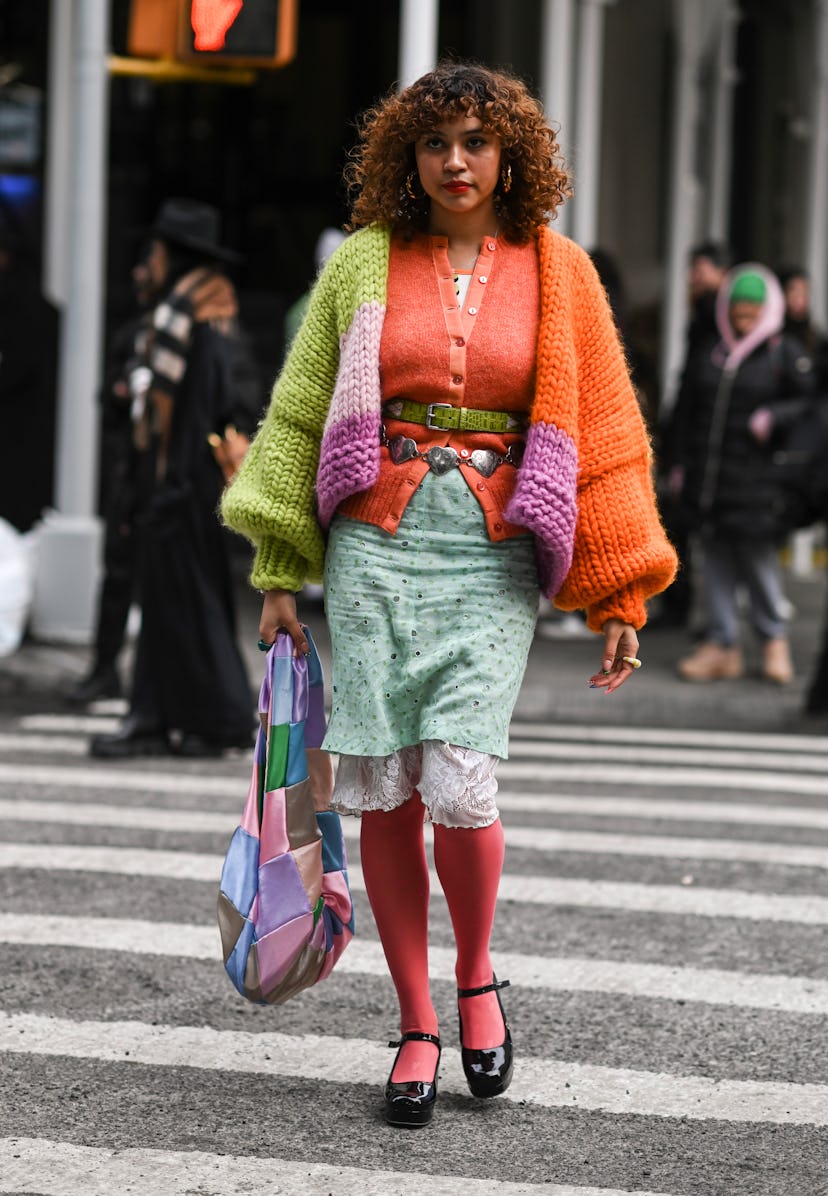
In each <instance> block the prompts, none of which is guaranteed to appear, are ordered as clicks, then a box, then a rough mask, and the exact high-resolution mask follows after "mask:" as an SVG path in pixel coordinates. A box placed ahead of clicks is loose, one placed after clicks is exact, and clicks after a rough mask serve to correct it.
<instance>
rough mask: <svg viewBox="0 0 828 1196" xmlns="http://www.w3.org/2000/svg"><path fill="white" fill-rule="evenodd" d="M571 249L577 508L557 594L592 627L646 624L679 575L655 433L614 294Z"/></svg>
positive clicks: (562, 603) (584, 256)
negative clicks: (661, 507) (655, 601)
mask: <svg viewBox="0 0 828 1196" xmlns="http://www.w3.org/2000/svg"><path fill="white" fill-rule="evenodd" d="M573 250H574V251H575V252H574V260H573V262H572V275H571V283H572V287H573V295H572V319H573V324H574V328H573V338H574V344H575V353H576V362H577V388H578V416H577V434H576V435H577V445H578V516H577V523H576V529H575V544H574V551H573V559H572V565H571V567H570V570H569V573H568V574H567V577H566V579H565V581H564V584H563V586H562V587H561V589H560V591H559V592H558V594H557V597H556V599H555V602H556V605H558V606H560V607H561V608H562V609H564V610H576V609H584V610H585V611H586V615H587V624H588V626H589V627H590V628H591V629H592V630H593V631H600V630H601V628H602V626H603V624H604V623H605V622H606V620H607V619H609V618H612V617H617V618H620V619H623V621H624V622H625V623H630V624H632V625H633V626H634V627H636V628H639V627H641V626H642V625H643V624H644V622H645V621H646V607H645V602H646V600H647V599H648V598H650V597H652V595H654V594H657V593H659V592H660V591H661V590H664V589H666V587H667V586H668V585H669V584H670V582H671V581H672V580H673V577H674V576H675V571H676V564H677V561H676V554H675V551H674V549H673V547H672V545H671V544H670V543H669V541H668V540H667V537H666V535H665V533H664V529H663V527H662V524H661V520H660V517H659V514H658V509H657V506H656V498H655V492H654V488H653V483H652V475H651V459H652V454H651V450H650V444H649V439H648V436H647V431H646V428H645V425H644V420H643V418H642V415H641V410H640V408H639V405H638V400H637V399H636V396H635V391H634V390H633V386H632V382H631V381H630V376H629V371H628V369H627V363H626V361H625V358H624V353H623V349H622V347H621V344H620V342H619V338H618V334H617V332H616V329H615V323H614V321H613V317H612V312H611V310H610V306H609V303H608V301H607V297H606V295H605V293H604V289H603V287H602V286H601V283H600V280H599V279H598V275H597V273H596V271H595V268H594V266H593V265H592V262H591V260H590V259H589V257H588V256H587V254H585V253H584V252H583V251H582V250H578V249H577V247H574V246H573Z"/></svg>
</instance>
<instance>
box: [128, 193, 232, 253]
mask: <svg viewBox="0 0 828 1196" xmlns="http://www.w3.org/2000/svg"><path fill="white" fill-rule="evenodd" d="M220 226H221V218H220V216H219V212H218V209H217V208H214V207H213V205H212V204H209V203H201V201H200V200H197V199H165V200H164V202H163V203H162V205H161V207H160V208H159V209H158V215H157V216H156V217H155V221H154V223H153V225H152V227H151V229H150V236H153V237H158V238H159V239H160V240H162V241H168V242H169V243H170V244H171V245H179V246H181V248H183V249H189V250H191V251H192V252H195V253H203V254H204V256H205V257H206V258H211V259H214V260H215V261H219V262H227V263H228V264H229V263H238V262H241V261H242V260H243V259H242V256H241V254H240V253H236V252H235V251H234V250H232V249H228V248H227V247H226V246H224V245H221V244H219V231H220Z"/></svg>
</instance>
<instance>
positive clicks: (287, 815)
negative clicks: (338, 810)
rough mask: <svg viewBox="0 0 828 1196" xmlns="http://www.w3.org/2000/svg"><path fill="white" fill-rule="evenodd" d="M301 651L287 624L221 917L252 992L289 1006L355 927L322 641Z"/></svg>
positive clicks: (252, 997)
mask: <svg viewBox="0 0 828 1196" xmlns="http://www.w3.org/2000/svg"><path fill="white" fill-rule="evenodd" d="M306 634H307V638H308V643H309V644H310V645H311V652H310V656H308V657H304V656H294V654H293V653H294V647H293V641H292V640H291V638H290V636H289V635H288V634H287V632H279V634H278V636H277V637H276V641H275V643H274V644H273V645H272V647H271V648H270V649H269V651H268V653H267V658H266V667H265V678H264V681H263V682H262V688H261V693H260V695H259V722H260V726H259V732H258V735H257V737H256V746H255V749H254V756H253V775H252V777H251V780H250V789H249V791H248V794H247V802H246V804H245V807H244V813H243V814H242V819H241V824H240V825H239V826H238V827H237V828H236V831H235V833H234V834H233V838H232V839H231V841H230V846H229V847H228V849H227V854H226V856H225V859H224V867H223V869H222V873H221V888H220V892H219V897H218V922H219V930H220V932H221V942H222V948H223V952H224V966H225V969H226V971H227V974H228V976H229V977H230V979H231V980H232V982H233V984H234V985H235V986H236V988H237V989H238V991H239V992H240V993H241V994H242V996H243V997H246V998H247V999H248V1000H249V1001H255V1002H257V1003H259V1004H268V1005H281V1004H283V1003H284V1002H285V1001H287V999H288V998H289V997H292V996H294V994H296V993H298V992H301V991H302V989H305V988H310V986H311V985H313V984H316V983H317V981H319V980H322V979H324V978H325V976H327V975H328V974H329V973H330V971H331V969H332V968H333V966H334V964H335V963H336V961H337V960H338V959H339V957H340V955H341V954H342V952H343V951H344V950H345V947H346V946H347V945H348V943H349V942H350V940H351V938H352V937H353V933H354V910H353V903H352V901H351V892H350V888H349V886H348V872H347V864H346V859H345V843H344V840H343V837H342V825H341V823H340V820H339V815H338V814H335V813H334V812H333V811H332V810H325V811H319V810H318V808H317V807H318V806H319V805H325V804H327V801H328V800H329V798H330V795H331V791H332V788H333V770H332V767H331V762H330V757H329V756H328V754H327V753H326V752H322V751H320V750H319V745H320V744H321V742H322V737H323V735H324V733H325V711H324V705H323V688H322V681H323V679H322V666H321V665H320V663H319V656H318V654H317V651H316V647H315V645H314V643H313V641H312V639H311V636H310V634H309V633H307V632H306Z"/></svg>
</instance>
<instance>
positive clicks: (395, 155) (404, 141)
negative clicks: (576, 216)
mask: <svg viewBox="0 0 828 1196" xmlns="http://www.w3.org/2000/svg"><path fill="white" fill-rule="evenodd" d="M469 116H476V117H477V118H478V119H479V120H480V121H481V123H482V124H483V126H484V127H485V128H486V130H487V131H489V132H491V133H494V134H495V136H497V137H498V139H499V140H500V144H501V147H502V159H501V160H502V165H503V167H504V169H505V168H506V167H507V166H510V167H511V177H512V185H511V187H510V189H509V190H508V192H506V191H504V189H503V186H502V182H499V183H498V186H497V190H496V192H495V204H496V208H497V214H498V219H499V221H500V226H501V231H502V232H503V234H504V235H505V236H506V237H508V238H509V239H511V240H513V241H527V240H529V239H530V238H531V237H532V236H533V235H534V233H535V230H536V229H537V227H538V226H539V225H540V224H544V223H546V221H547V220H549V219H550V217H552V218H553V217H554V215H555V212H556V209H557V208H558V206H559V205H560V204H561V203H563V201H564V200H565V199H566V198H568V197H569V196H570V195H571V194H572V191H571V187H570V180H569V174H568V172H567V170H566V166H565V164H564V161H563V158H562V157H561V154H560V149H559V146H558V142H557V140H556V135H555V132H554V131H553V130H552V129H551V128H550V127H549V125H548V124H547V121H546V116H545V114H544V111H543V108H542V107H541V104H540V102H539V101H538V100H536V99H535V97H534V96H533V95H532V94H531V93H530V92H529V89H528V88H527V86H526V84H525V83H524V82H523V81H522V80H521V79H518V78H517V77H516V76H514V75H512V74H508V73H507V72H506V71H495V70H491V69H490V68H489V67H485V66H481V65H480V64H478V63H474V62H467V61H463V62H452V61H449V62H440V63H439V64H438V65H437V67H436V68H435V69H434V70H433V71H429V73H428V74H426V75H423V76H422V77H421V78H419V79H418V80H417V81H416V82H415V83H412V84H411V86H410V87H406V88H405V89H404V90H403V91H400V92H396V93H391V94H389V95H388V96H386V98H385V99H384V100H382V101H381V102H380V103H378V104H377V105H376V106H375V107H373V108H369V109H368V111H367V112H365V113H363V115H362V117H361V118H360V120H359V123H358V130H359V141H358V143H357V145H356V146H355V147H354V149H353V150H352V151H351V154H350V161H349V162H348V164H347V166H346V168H345V182H346V184H347V187H348V191H349V194H350V197H351V216H350V222H349V224H348V225H347V228H348V231H349V232H353V231H354V230H355V229H358V228H363V227H365V226H366V225H368V224H374V223H378V222H379V223H385V224H390V225H392V226H393V227H394V228H395V229H396V230H398V231H400V232H403V233H405V234H408V235H411V234H413V233H414V232H423V231H425V230H426V229H427V227H428V217H429V205H430V201H429V199H428V197H427V196H426V195H424V194H418V195H416V198H412V197H411V195H410V194H409V189H407V188H406V179H407V178H408V177H409V175H410V174H411V172H412V171H415V172H416V163H415V157H414V145H415V142H416V141H417V138H418V137H420V136H422V135H423V134H424V133H428V132H430V131H431V130H432V129H434V128H435V126H437V125H439V124H440V123H441V122H442V121H444V120H447V119H448V120H451V119H456V118H458V117H469Z"/></svg>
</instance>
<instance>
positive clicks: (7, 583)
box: [0, 519, 37, 656]
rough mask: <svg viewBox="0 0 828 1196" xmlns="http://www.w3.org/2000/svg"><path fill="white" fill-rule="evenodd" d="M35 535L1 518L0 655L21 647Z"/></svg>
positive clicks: (31, 586) (29, 600)
mask: <svg viewBox="0 0 828 1196" xmlns="http://www.w3.org/2000/svg"><path fill="white" fill-rule="evenodd" d="M36 546H37V532H36V531H31V532H26V533H25V534H23V533H21V532H19V531H18V530H17V528H15V527H13V526H12V525H11V524H10V523H8V522H7V521H6V520H5V519H0V656H11V654H12V653H13V652H16V651H17V649H18V648H19V647H20V644H21V642H22V640H23V634H24V632H25V630H26V623H27V621H28V618H29V611H30V609H31V605H32V595H33V593H34V574H35V551H36Z"/></svg>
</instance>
